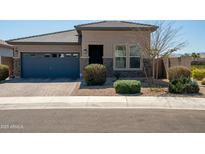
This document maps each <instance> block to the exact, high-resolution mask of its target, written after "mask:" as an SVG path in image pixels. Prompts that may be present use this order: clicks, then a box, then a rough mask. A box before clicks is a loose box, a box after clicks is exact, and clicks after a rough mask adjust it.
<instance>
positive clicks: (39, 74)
mask: <svg viewBox="0 0 205 154" xmlns="http://www.w3.org/2000/svg"><path fill="white" fill-rule="evenodd" d="M21 73H22V74H21V76H22V77H23V78H71V79H76V78H79V76H80V59H79V53H22V54H21Z"/></svg>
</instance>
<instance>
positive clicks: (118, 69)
mask: <svg viewBox="0 0 205 154" xmlns="http://www.w3.org/2000/svg"><path fill="white" fill-rule="evenodd" d="M117 46H125V49H126V67H125V68H116V56H115V51H116V47H117ZM131 46H138V47H139V49H140V56H130V47H131ZM113 51H114V52H113V70H116V71H134V70H142V68H143V62H142V60H143V57H142V52H143V51H142V48H141V47H140V45H139V44H138V43H135V44H115V45H114V47H113ZM130 57H140V67H139V68H130Z"/></svg>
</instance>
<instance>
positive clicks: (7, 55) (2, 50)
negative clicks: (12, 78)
mask: <svg viewBox="0 0 205 154" xmlns="http://www.w3.org/2000/svg"><path fill="white" fill-rule="evenodd" d="M13 49H14V48H13V46H12V45H10V44H8V43H6V42H5V41H3V40H0V64H4V65H8V66H9V70H10V75H11V74H12V72H13V58H12V57H13Z"/></svg>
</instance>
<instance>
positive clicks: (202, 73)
mask: <svg viewBox="0 0 205 154" xmlns="http://www.w3.org/2000/svg"><path fill="white" fill-rule="evenodd" d="M192 77H193V78H194V79H197V80H202V79H203V78H205V69H198V68H195V69H193V70H192Z"/></svg>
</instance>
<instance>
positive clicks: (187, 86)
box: [169, 77, 199, 94]
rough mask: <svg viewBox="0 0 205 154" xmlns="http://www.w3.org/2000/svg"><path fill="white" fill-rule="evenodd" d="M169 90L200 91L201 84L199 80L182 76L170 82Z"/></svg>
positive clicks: (178, 91)
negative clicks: (198, 82)
mask: <svg viewBox="0 0 205 154" xmlns="http://www.w3.org/2000/svg"><path fill="white" fill-rule="evenodd" d="M169 92H170V93H178V94H183V93H188V94H190V93H198V92H199V85H198V84H197V82H195V81H192V80H191V79H190V78H186V77H181V78H179V79H176V80H172V81H171V82H170V84H169Z"/></svg>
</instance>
